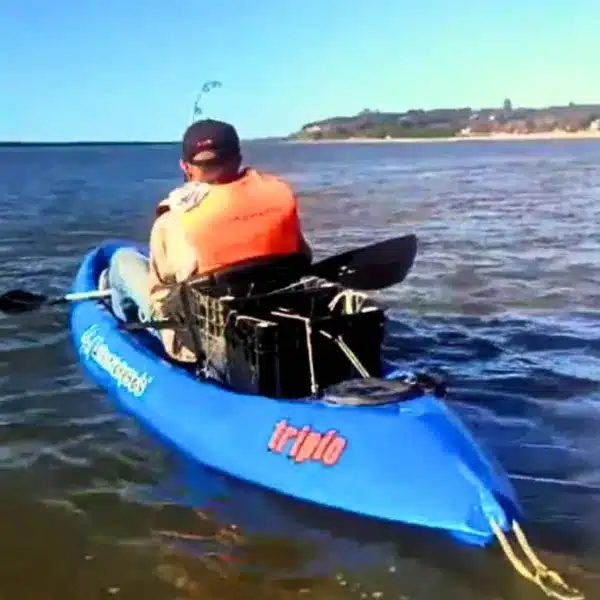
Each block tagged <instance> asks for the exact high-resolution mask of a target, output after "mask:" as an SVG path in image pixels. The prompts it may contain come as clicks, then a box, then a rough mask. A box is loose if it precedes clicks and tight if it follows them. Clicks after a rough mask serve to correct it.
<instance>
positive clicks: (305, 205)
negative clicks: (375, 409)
mask: <svg viewBox="0 0 600 600" xmlns="http://www.w3.org/2000/svg"><path fill="white" fill-rule="evenodd" d="M177 150H178V149H177V147H176V146H147V147H93V148H20V149H1V150H0V164H1V165H2V168H1V170H0V199H1V204H0V234H1V238H0V239H1V240H2V241H1V242H0V256H1V257H2V270H1V271H0V274H1V279H0V284H1V287H2V288H3V289H8V288H12V287H16V286H23V287H26V288H28V289H34V290H35V289H38V290H43V291H45V292H48V293H57V294H60V293H62V292H63V291H64V290H66V289H67V288H68V286H69V284H70V281H71V278H72V277H73V275H74V273H75V271H76V269H77V266H78V262H79V260H80V258H81V256H82V254H83V253H84V252H86V251H87V250H89V249H90V248H92V247H93V246H94V245H95V244H97V243H99V242H101V241H102V240H104V239H106V238H119V237H123V238H133V239H136V240H138V241H144V240H145V238H146V236H147V232H148V230H149V226H150V223H151V219H152V214H153V208H154V205H155V203H157V202H158V201H159V200H160V199H161V198H162V197H163V195H164V194H165V193H167V192H168V190H169V189H170V188H171V187H172V186H174V185H175V184H177V183H178V182H179V181H180V180H181V179H180V174H179V172H178V168H177V159H178V156H177ZM246 155H247V158H248V160H249V162H252V163H253V164H255V165H257V166H261V167H265V168H268V169H271V170H273V171H275V172H277V173H279V174H281V175H283V176H286V177H288V178H289V179H290V180H291V181H292V183H293V184H294V185H295V186H296V187H297V189H298V190H299V191H300V194H301V204H302V213H303V219H304V221H305V226H306V230H307V233H308V237H309V238H310V240H311V242H312V243H313V245H314V247H315V250H316V254H317V257H322V256H325V255H327V254H328V253H331V252H333V251H335V250H337V249H344V248H347V247H351V246H354V245H357V244H361V243H367V242H370V241H373V240H374V239H378V238H384V237H387V236H391V235H400V234H402V233H405V232H410V231H415V232H416V233H417V234H418V236H419V240H420V246H419V255H418V258H417V261H416V264H415V267H414V270H413V271H412V273H411V274H410V276H409V278H408V280H407V281H406V283H405V284H404V285H402V286H398V287H395V288H393V289H390V290H387V291H385V292H382V293H381V294H379V296H380V298H381V299H383V300H385V301H386V302H387V303H388V305H389V306H390V307H391V316H392V318H393V322H392V324H391V327H390V331H389V336H388V338H387V341H386V354H387V356H388V357H390V358H392V359H394V360H397V361H400V362H406V363H408V364H411V365H415V366H418V367H423V368H427V369H436V370H438V371H442V372H444V373H446V375H447V377H448V380H449V384H450V391H451V397H450V399H449V402H450V404H451V405H452V406H453V408H455V409H456V410H457V411H458V412H459V414H460V415H461V417H462V418H463V419H464V420H465V421H466V423H467V424H468V425H469V427H470V428H471V430H472V431H473V433H474V435H475V436H476V438H477V440H478V441H479V442H480V443H481V444H482V446H483V447H484V448H485V449H486V450H488V451H489V452H490V453H492V454H493V455H494V456H495V457H496V458H497V459H498V460H499V461H500V463H501V464H502V465H503V466H504V468H505V469H506V470H507V471H508V473H509V474H510V476H511V479H512V482H513V484H514V486H515V488H516V490H517V493H518V495H519V497H520V498H521V501H522V503H523V506H524V509H525V511H526V513H527V516H528V521H527V523H526V531H527V533H528V535H529V537H530V539H531V541H532V542H533V543H534V544H535V546H536V548H538V549H539V550H540V554H541V555H542V557H543V558H544V559H545V560H546V562H549V563H550V564H551V565H552V566H554V567H556V568H558V569H559V570H560V572H561V573H563V574H564V575H565V576H566V578H567V579H568V580H569V582H571V583H574V584H577V585H578V586H579V587H580V588H581V589H582V590H584V591H585V593H586V594H587V598H589V599H591V600H593V599H594V598H600V592H599V591H598V585H599V583H600V579H599V576H600V503H599V500H600V451H599V450H598V440H599V435H598V432H599V431H600V334H599V331H600V329H599V325H600V314H599V312H598V306H599V301H600V265H599V264H598V261H599V257H600V167H599V162H600V144H599V143H597V142H595V141H593V140H591V141H577V142H575V141H564V142H563V141H556V142H543V143H538V142H527V143H500V142H498V143H485V142H482V143H479V142H473V143H457V144H411V145H404V144H398V145H396V144H380V145H377V144H365V145H354V144H352V145H351V144H340V145H318V146H311V145H301V144H297V145H291V144H289V145H281V144H279V145H275V144H267V143H254V144H251V145H248V147H247V148H246ZM0 379H1V387H0V394H1V395H0V461H1V462H0V552H1V555H2V557H3V561H2V563H0V599H1V600H4V599H5V598H6V599H10V600H17V599H20V598H23V599H25V598H27V599H30V598H36V599H39V600H45V599H55V598H56V599H60V600H67V599H86V600H88V599H92V598H93V599H96V598H108V597H115V598H136V599H139V598H144V599H146V600H159V599H161V600H162V599H166V598H172V599H175V598H235V599H245V598H256V597H261V598H288V597H289V598H292V597H298V596H305V597H310V598H318V599H325V598H327V599H330V598H340V599H350V598H393V599H411V600H438V599H444V600H452V599H461V600H469V599H473V600H475V599H482V600H499V599H505V600H520V599H525V600H534V599H536V598H539V597H540V594H539V592H538V591H537V589H536V588H534V587H533V586H532V585H530V584H528V583H527V582H525V581H524V580H522V579H521V578H520V577H519V576H518V575H516V574H515V573H514V571H512V570H511V569H510V567H508V566H507V563H506V561H505V560H504V558H503V557H502V555H501V554H500V553H499V552H497V551H481V550H473V549H470V548H461V547H458V546H457V545H456V544H454V543H449V544H447V545H445V544H444V542H441V543H437V541H436V542H435V543H434V541H432V540H431V539H430V538H428V537H427V536H426V535H424V536H421V535H414V536H413V535H412V534H411V535H410V536H409V535H408V534H406V536H393V535H391V534H389V532H388V533H386V532H385V531H375V529H374V528H373V527H372V526H371V525H368V526H366V525H365V524H364V523H363V522H362V521H360V520H357V519H345V518H341V517H339V518H338V517H336V518H332V517H331V515H325V516H324V515H321V514H319V512H318V511H316V512H315V511H307V510H306V508H305V507H302V506H300V505H298V504H297V503H294V502H289V501H285V500H283V499H281V498H280V497H273V496H271V495H267V494H264V493H263V492H261V491H258V490H256V489H255V488H251V487H248V486H242V485H240V484H236V483H235V482H231V481H229V480H227V479H224V478H222V477H220V476H218V475H216V474H213V473H209V472H206V471H205V470H202V469H199V468H198V467H195V466H193V465H189V464H185V463H184V462H183V461H182V459H181V458H180V457H178V456H177V454H176V453H174V452H172V451H171V450H170V449H168V448H165V447H164V446H162V445H160V444H158V443H157V442H156V441H155V440H153V439H152V438H150V437H149V436H148V434H147V433H146V432H145V431H143V430H141V429H140V428H139V427H138V425H137V424H136V423H135V421H133V420H131V419H128V418H126V417H125V416H123V415H121V414H119V413H117V412H116V411H114V410H113V407H112V405H111V404H110V402H109V401H107V399H106V398H105V397H104V395H103V394H102V393H101V392H100V391H99V390H98V389H96V388H95V387H94V385H93V384H92V383H91V382H90V381H88V380H87V379H85V378H84V377H83V375H82V373H81V371H80V369H79V367H78V365H77V363H76V361H75V359H74V352H73V350H72V348H71V346H70V342H69V338H68V331H67V321H66V313H65V311H61V310H56V311H44V312H40V313H37V314H32V315H28V316H26V317H10V318H8V317H2V318H0ZM407 452H410V448H409V447H407ZM415 460H418V457H415ZM424 468H427V465H424ZM432 477H435V473H432ZM192 481H193V482H194V485H193V486H191V485H188V484H190V482H192ZM184 493H187V494H193V498H192V499H193V500H194V501H195V503H196V505H197V506H198V507H199V508H198V510H194V509H192V508H189V506H186V502H185V501H184V500H185V498H183V499H182V498H181V496H182V494H184ZM189 499H190V498H188V500H189Z"/></svg>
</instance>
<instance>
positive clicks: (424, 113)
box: [290, 99, 600, 140]
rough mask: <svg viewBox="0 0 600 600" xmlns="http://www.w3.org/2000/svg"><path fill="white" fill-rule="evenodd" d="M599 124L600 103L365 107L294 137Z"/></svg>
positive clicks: (487, 131) (525, 129)
mask: <svg viewBox="0 0 600 600" xmlns="http://www.w3.org/2000/svg"><path fill="white" fill-rule="evenodd" d="M599 126H600V104H575V103H570V104H568V105H566V106H550V107H545V108H513V106H512V102H511V101H510V99H506V100H505V101H504V104H503V106H502V108H481V109H474V108H470V107H466V108H437V109H432V110H422V109H417V110H408V111H406V112H382V111H378V110H370V109H364V110H362V111H361V112H360V113H358V114H357V115H354V116H344V117H340V116H338V117H331V118H328V119H323V120H320V121H313V122H311V123H307V124H306V125H304V126H303V127H302V128H301V129H300V130H299V131H298V132H296V133H294V134H292V135H291V136H290V137H292V138H295V139H315V140H318V139H347V138H381V139H385V138H407V137H453V136H459V135H486V134H487V135H489V134H493V133H515V134H527V133H541V132H550V131H556V130H560V131H569V132H573V131H583V130H587V129H590V128H592V129H593V128H598V127H599Z"/></svg>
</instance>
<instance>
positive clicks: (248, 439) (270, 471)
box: [71, 242, 521, 545]
mask: <svg viewBox="0 0 600 600" xmlns="http://www.w3.org/2000/svg"><path fill="white" fill-rule="evenodd" d="M123 246H132V244H129V243H126V242H125V243H124V242H114V243H106V244H103V245H101V246H99V247H98V248H96V249H94V250H92V251H91V252H90V253H89V254H88V255H87V256H86V257H85V259H84V260H83V262H82V265H81V267H80V269H79V272H78V274H77V276H76V278H75V281H74V285H73V291H74V292H86V291H92V290H94V289H96V288H97V283H96V282H97V280H98V276H99V274H100V272H101V271H102V270H103V269H104V268H105V267H106V266H107V265H108V263H109V261H110V257H111V256H112V254H113V253H114V252H115V251H116V250H117V249H119V248H120V247H123ZM134 247H135V246H134ZM138 249H140V248H138ZM142 250H143V249H142ZM71 333H72V338H73V342H74V345H75V347H76V349H77V352H78V356H79V359H80V361H81V363H82V365H83V366H84V368H85V369H86V371H87V372H88V373H89V374H90V376H91V377H92V378H93V379H94V381H95V382H96V383H97V384H98V385H99V386H100V387H101V388H103V389H104V390H106V391H107V392H108V393H109V394H110V396H111V397H112V398H114V399H115V400H116V401H118V402H119V404H120V405H121V407H122V408H123V409H125V410H126V411H127V412H129V413H131V414H133V415H135V416H136V417H137V418H138V419H140V421H142V422H143V423H144V424H145V425H146V426H148V427H149V428H151V429H152V430H153V431H155V432H156V433H158V434H159V435H161V436H162V437H164V438H165V439H166V440H169V442H171V443H172V444H173V445H174V446H176V447H177V448H178V449H179V450H180V451H182V452H184V453H185V454H187V455H188V456H190V457H191V458H193V459H194V460H197V461H199V462H200V463H202V464H204V465H207V466H209V467H212V468H215V469H217V470H219V471H221V472H224V473H226V474H229V475H231V476H233V477H236V478H239V479H242V480H245V481H248V482H251V483H254V484H257V485H261V486H263V487H266V488H269V489H271V490H274V491H277V492H280V493H282V494H285V495H288V496H292V497H294V498H297V499H300V500H304V501H308V502H314V503H318V504H321V505H324V506H328V507H331V508H336V509H340V510H344V511H347V512H351V513H355V514H358V515H363V516H367V517H373V518H377V519H382V520H386V521H394V522H402V523H407V524H412V525H419V526H424V527H430V528H435V529H440V530H445V531H447V532H449V533H450V534H451V535H452V536H454V537H455V538H456V539H458V540H460V541H462V542H465V543H469V544H475V545H486V544H488V543H489V542H490V541H491V540H492V539H493V538H494V531H493V529H492V527H491V525H490V521H492V520H493V521H494V522H495V523H497V524H498V526H499V527H500V528H501V529H502V530H503V531H509V530H510V529H511V523H512V520H513V519H516V518H518V517H519V516H520V514H521V509H520V507H519V504H518V502H517V499H516V496H515V493H514V491H513V489H512V486H511V485H510V483H509V481H508V478H507V476H506V474H505V473H504V472H503V471H502V470H501V469H500V468H499V467H498V466H497V465H496V464H495V463H494V462H492V461H491V460H490V459H489V458H488V457H487V456H485V454H484V453H483V452H482V451H481V449H480V448H479V447H478V445H477V444H476V443H475V441H474V440H473V439H472V437H471V435H470V434H469V432H468V431H467V430H466V428H465V427H464V426H463V424H462V423H461V422H460V420H459V419H458V418H457V417H456V416H455V414H454V413H453V412H452V411H450V410H449V409H448V408H447V407H446V405H445V404H444V403H443V402H442V401H441V400H440V399H438V398H436V397H435V396H433V395H430V394H423V395H420V396H418V397H413V398H409V399H402V398H401V396H400V397H399V399H398V401H395V402H389V401H388V402H386V403H384V404H378V405H369V404H366V405H361V406H351V405H348V404H344V403H340V402H339V401H338V400H336V398H334V397H332V396H330V397H328V396H327V394H325V395H324V396H322V397H317V398H313V397H307V398H303V399H300V400H299V399H293V400H291V399H272V398H267V397H264V396H258V395H249V394H241V393H237V392H233V391H231V390H229V389H226V388H224V387H223V386H221V385H219V384H217V383H214V382H211V381H205V380H199V379H198V378H196V377H195V376H194V375H193V374H192V373H191V372H189V371H188V370H186V369H185V368H182V367H181V366H178V365H175V364H174V363H172V362H170V361H169V360H168V359H167V357H166V356H165V353H164V351H163V350H162V348H161V345H160V342H159V341H158V340H157V339H156V338H154V336H151V335H149V334H147V333H145V332H136V333H131V332H127V331H124V330H122V329H120V328H119V327H118V323H117V321H116V319H115V318H114V317H113V315H112V314H111V313H110V312H109V311H108V310H107V308H106V307H105V306H103V305H102V304H101V303H99V302H81V303H76V304H74V305H73V306H72V309H71ZM403 376H404V374H403V373H401V372H399V371H397V370H395V369H394V368H393V366H391V365H389V366H388V367H387V369H386V373H385V375H384V377H383V381H385V382H388V383H390V384H393V383H394V382H396V383H397V384H398V389H401V388H402V385H401V383H402V381H403Z"/></svg>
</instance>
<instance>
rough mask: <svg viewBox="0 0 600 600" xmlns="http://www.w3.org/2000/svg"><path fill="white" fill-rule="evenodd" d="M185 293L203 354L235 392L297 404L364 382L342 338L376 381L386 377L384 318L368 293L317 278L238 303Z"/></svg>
mask: <svg viewBox="0 0 600 600" xmlns="http://www.w3.org/2000/svg"><path fill="white" fill-rule="evenodd" d="M187 290H188V299H189V308H190V313H191V316H192V317H193V319H194V321H195V322H196V323H197V328H196V332H197V334H198V337H199V340H200V342H201V346H202V349H203V352H204V354H205V355H206V357H208V360H209V362H210V363H211V364H212V366H213V367H214V368H215V369H216V370H217V372H218V373H219V374H220V377H221V379H222V381H223V383H224V384H226V385H228V386H230V387H231V388H232V389H234V390H236V391H239V392H242V393H248V394H262V395H266V396H270V397H279V398H281V397H285V398H299V397H303V396H308V395H310V394H311V393H315V392H317V391H318V390H322V389H323V388H325V387H327V386H329V385H333V384H336V383H340V382H341V381H344V380H348V379H354V378H356V377H359V376H360V373H357V368H356V366H355V365H354V364H353V362H352V361H351V359H350V358H349V357H348V355H347V354H346V353H345V352H344V351H343V350H342V349H341V348H340V346H339V345H338V344H337V343H336V342H335V341H334V340H335V339H336V338H337V337H338V336H341V339H342V340H343V343H345V345H346V346H347V347H349V348H350V350H351V351H352V353H353V355H354V356H355V357H356V359H358V361H359V362H360V365H362V367H363V368H364V369H366V371H367V372H368V374H369V375H370V376H379V375H380V374H381V346H382V343H383V336H384V327H385V314H384V310H383V309H382V308H381V307H380V306H379V305H377V304H376V303H375V302H373V301H372V300H371V299H370V298H368V297H367V296H366V295H365V294H362V293H360V292H354V291H352V290H346V289H344V288H343V287H341V286H338V285H336V284H332V283H329V282H325V281H323V280H318V279H309V280H306V281H304V282H300V283H298V284H297V285H295V286H293V287H291V288H290V289H286V290H283V291H279V292H277V293H273V294H267V295H262V296H249V297H240V298H233V297H216V296H211V295H210V294H211V293H210V290H207V289H195V288H194V287H193V286H192V285H190V286H188V287H187ZM332 301H333V302H334V304H333V306H330V305H331V303H332ZM307 325H308V326H309V328H308V329H307ZM311 363H312V366H311ZM315 384H316V389H315Z"/></svg>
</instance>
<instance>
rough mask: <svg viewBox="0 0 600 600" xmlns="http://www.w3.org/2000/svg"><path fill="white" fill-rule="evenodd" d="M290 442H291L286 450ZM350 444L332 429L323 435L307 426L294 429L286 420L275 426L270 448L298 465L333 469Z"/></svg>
mask: <svg viewBox="0 0 600 600" xmlns="http://www.w3.org/2000/svg"><path fill="white" fill-rule="evenodd" d="M288 442H291V444H290V445H289V447H287V448H286V446H287V445H288ZM347 444H348V442H347V440H346V438H344V437H342V436H340V435H338V433H337V432H336V431H335V430H334V429H331V430H329V431H328V432H327V433H325V434H322V433H319V432H317V431H312V429H311V428H310V427H309V426H308V425H305V426H304V427H302V428H301V429H298V428H297V427H292V426H291V425H289V424H288V422H287V421H286V420H285V419H284V420H282V421H279V423H277V424H276V425H275V429H274V430H273V433H272V434H271V439H270V440H269V444H268V448H269V450H270V451H271V452H274V453H275V454H286V455H287V456H288V458H290V459H291V460H293V461H294V462H295V463H296V464H301V463H304V462H306V461H313V462H320V463H321V464H323V465H326V466H328V467H332V466H334V465H336V464H337V463H338V461H339V460H340V457H341V456H342V454H343V453H344V450H345V449H346V446H347Z"/></svg>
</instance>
